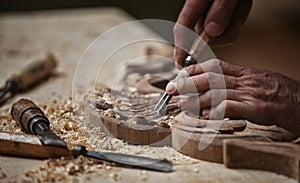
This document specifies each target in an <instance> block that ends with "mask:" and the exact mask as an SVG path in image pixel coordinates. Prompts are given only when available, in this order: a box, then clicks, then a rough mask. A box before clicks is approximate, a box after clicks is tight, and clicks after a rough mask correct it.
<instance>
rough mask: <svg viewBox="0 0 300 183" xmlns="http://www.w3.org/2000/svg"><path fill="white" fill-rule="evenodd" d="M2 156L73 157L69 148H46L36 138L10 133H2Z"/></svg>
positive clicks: (0, 147)
mask: <svg viewBox="0 0 300 183" xmlns="http://www.w3.org/2000/svg"><path fill="white" fill-rule="evenodd" d="M0 154H5V155H14V156H15V155H17V156H23V157H32V158H41V159H45V158H56V157H61V156H72V152H71V151H70V150H68V149H67V148H64V147H56V146H44V145H43V144H42V143H41V142H40V140H39V139H38V137H36V136H33V135H27V134H13V133H8V132H0Z"/></svg>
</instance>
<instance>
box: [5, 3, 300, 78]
mask: <svg viewBox="0 0 300 183" xmlns="http://www.w3.org/2000/svg"><path fill="white" fill-rule="evenodd" d="M183 4H184V0H160V1H158V0H152V1H138V0H126V1H120V0H51V1H49V0H47V1H46V0H9V1H2V2H1V6H0V10H1V13H6V12H9V13H14V12H20V11H36V10H45V9H47V10H48V9H70V8H86V7H103V6H110V7H111V6H114V7H118V8H121V9H123V10H125V11H126V12H128V13H129V14H131V15H132V16H134V17H135V18H136V19H148V18H151V19H164V20H170V21H176V19H177V16H178V14H179V12H180V10H181V8H182V6H183ZM155 31H156V32H158V33H159V30H155ZM162 36H165V37H166V35H162ZM214 52H215V54H216V55H217V57H219V58H221V59H224V60H226V61H228V62H231V63H236V64H240V65H248V66H251V67H256V68H262V69H268V70H273V71H276V72H281V73H283V74H285V75H288V76H290V77H292V78H294V79H297V80H300V70H299V68H300V1H299V0H289V1H282V0H263V1H261V0H254V4H253V8H252V11H251V14H250V16H249V19H248V21H247V23H246V25H245V27H244V29H243V30H242V32H241V35H240V37H239V40H238V41H237V42H236V43H235V44H233V45H231V46H227V47H224V48H218V49H214Z"/></svg>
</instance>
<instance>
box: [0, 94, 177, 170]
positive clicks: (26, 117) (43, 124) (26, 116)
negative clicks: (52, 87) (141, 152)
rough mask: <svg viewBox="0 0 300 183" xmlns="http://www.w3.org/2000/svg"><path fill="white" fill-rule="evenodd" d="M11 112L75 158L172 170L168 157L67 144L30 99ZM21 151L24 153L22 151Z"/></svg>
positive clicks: (46, 141)
mask: <svg viewBox="0 0 300 183" xmlns="http://www.w3.org/2000/svg"><path fill="white" fill-rule="evenodd" d="M11 114H12V118H13V119H14V120H15V121H16V122H17V123H18V124H19V125H20V126H21V128H22V130H24V131H25V132H27V133H31V134H34V135H36V136H38V138H39V139H40V141H41V142H42V144H43V145H44V146H47V147H54V148H59V147H60V148H61V149H65V151H64V152H63V154H68V153H69V154H70V155H73V156H74V157H75V158H76V157H78V156H79V155H83V156H86V157H90V158H95V159H98V160H104V161H109V162H114V163H118V164H123V165H129V166H133V167H137V168H143V169H149V170H156V171H162V172H170V171H172V163H171V162H170V161H168V160H166V159H164V160H158V159H152V158H147V157H141V156H133V155H128V154H119V153H110V152H99V151H97V152H96V151H87V149H86V147H84V146H81V145H73V144H67V143H66V142H65V141H63V140H62V139H60V138H59V137H58V136H57V135H56V134H54V133H53V132H52V131H51V130H50V123H49V120H48V119H47V117H46V116H45V115H44V113H43V111H42V110H41V109H40V108H39V107H38V106H37V105H36V104H34V103H33V102H32V101H30V100H27V99H20V100H19V101H17V102H16V103H14V104H13V106H12V109H11ZM24 143H26V142H24ZM24 143H23V144H24ZM1 144H2V143H1ZM0 147H1V148H0V150H1V151H5V150H7V151H5V152H2V153H6V154H7V153H8V154H9V153H10V151H9V149H6V148H5V147H2V145H0ZM50 149H51V148H50ZM14 152H16V151H14ZM19 152H20V151H19ZM20 153H22V151H21V152H20ZM34 154H35V153H34ZM20 155H21V154H20Z"/></svg>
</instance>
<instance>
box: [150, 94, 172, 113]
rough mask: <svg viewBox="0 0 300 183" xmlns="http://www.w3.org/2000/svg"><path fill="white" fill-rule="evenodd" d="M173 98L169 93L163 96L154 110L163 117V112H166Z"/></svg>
mask: <svg viewBox="0 0 300 183" xmlns="http://www.w3.org/2000/svg"><path fill="white" fill-rule="evenodd" d="M171 98H172V96H170V95H169V94H168V93H167V92H165V93H164V94H163V96H162V97H161V98H160V100H159V101H158V103H157V104H156V106H155V107H154V110H155V111H156V112H157V113H158V114H160V115H162V114H163V112H164V111H165V109H166V107H167V105H168V103H169V101H170V100H171Z"/></svg>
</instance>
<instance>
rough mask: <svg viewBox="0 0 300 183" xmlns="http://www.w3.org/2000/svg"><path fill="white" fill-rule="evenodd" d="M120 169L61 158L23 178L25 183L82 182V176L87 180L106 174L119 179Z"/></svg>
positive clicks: (44, 164) (28, 173) (30, 172)
mask: <svg viewBox="0 0 300 183" xmlns="http://www.w3.org/2000/svg"><path fill="white" fill-rule="evenodd" d="M118 171H119V168H115V167H114V169H112V166H111V165H110V164H107V163H102V162H100V161H95V160H91V159H87V158H84V157H83V156H79V157H78V158H76V159H68V158H64V157H61V158H59V159H49V160H46V161H44V162H43V163H42V164H41V165H40V166H38V167H36V168H34V169H33V170H29V171H27V172H25V173H24V174H23V176H22V182H23V183H27V182H28V183H29V182H80V181H81V178H82V175H89V176H85V178H87V180H88V179H89V178H90V177H91V176H101V175H104V174H108V175H109V176H110V175H114V176H111V177H112V178H114V179H116V178H118V176H116V175H118V173H117V172H118Z"/></svg>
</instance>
